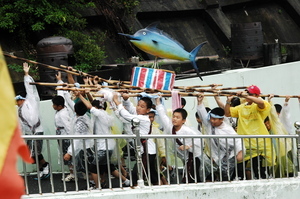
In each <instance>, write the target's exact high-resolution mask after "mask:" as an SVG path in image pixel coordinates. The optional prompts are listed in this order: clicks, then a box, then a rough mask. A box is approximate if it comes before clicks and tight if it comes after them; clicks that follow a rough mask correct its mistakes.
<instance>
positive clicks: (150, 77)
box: [131, 67, 176, 90]
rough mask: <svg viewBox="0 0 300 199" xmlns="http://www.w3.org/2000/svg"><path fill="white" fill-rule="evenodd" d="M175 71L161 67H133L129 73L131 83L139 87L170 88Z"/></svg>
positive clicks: (172, 84) (173, 80)
mask: <svg viewBox="0 0 300 199" xmlns="http://www.w3.org/2000/svg"><path fill="white" fill-rule="evenodd" d="M175 76H176V75H175V73H174V72H173V71H167V70H162V69H153V68H144V67H134V68H133V69H132V75H131V85H132V86H138V87H141V88H150V89H159V90H172V89H173V86H174V82H175Z"/></svg>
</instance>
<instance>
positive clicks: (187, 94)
mask: <svg viewBox="0 0 300 199" xmlns="http://www.w3.org/2000/svg"><path fill="white" fill-rule="evenodd" d="M128 95H129V97H139V96H141V95H140V94H138V93H129V94H128ZM149 95H158V94H157V93H151V94H149ZM159 95H160V96H161V97H172V95H171V94H159ZM180 95H182V96H199V95H200V93H181V94H180ZM92 96H93V97H104V94H92ZM204 96H217V94H204Z"/></svg>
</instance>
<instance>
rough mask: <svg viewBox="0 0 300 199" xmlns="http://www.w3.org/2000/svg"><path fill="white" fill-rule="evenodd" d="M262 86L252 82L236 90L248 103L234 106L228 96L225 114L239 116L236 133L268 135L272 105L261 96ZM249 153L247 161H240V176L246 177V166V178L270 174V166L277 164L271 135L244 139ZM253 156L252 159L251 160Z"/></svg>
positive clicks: (245, 159)
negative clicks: (266, 122)
mask: <svg viewBox="0 0 300 199" xmlns="http://www.w3.org/2000/svg"><path fill="white" fill-rule="evenodd" d="M260 93H261V92H260V89H259V88H258V87H257V86H255V85H251V86H249V87H247V89H246V90H245V91H239V92H237V96H238V97H242V98H245V100H246V102H245V103H243V104H240V105H239V106H236V107H231V106H230V104H231V102H232V99H233V96H228V97H227V102H226V105H225V116H227V117H230V116H231V117H237V118H238V125H237V133H238V134H239V135H269V132H268V130H267V129H266V127H265V124H264V120H265V118H266V117H267V116H268V115H269V114H270V110H271V105H270V104H269V103H268V102H267V101H265V100H263V99H262V98H260V97H259V95H260ZM244 145H245V148H246V153H245V155H244V160H243V161H244V163H245V164H244V163H243V162H242V163H240V164H238V176H239V177H240V178H242V179H244V177H245V176H244V175H243V174H244V168H243V167H244V165H245V169H246V171H245V173H246V175H247V176H246V178H247V179H253V178H254V179H259V178H266V177H267V169H266V167H267V166H271V165H274V157H273V156H272V152H273V151H272V150H273V149H272V144H271V139H269V138H266V139H265V138H258V139H256V138H251V139H248V138H245V139H244ZM250 159H252V160H250Z"/></svg>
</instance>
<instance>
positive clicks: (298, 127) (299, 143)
mask: <svg viewBox="0 0 300 199" xmlns="http://www.w3.org/2000/svg"><path fill="white" fill-rule="evenodd" d="M294 126H295V128H296V134H297V135H298V139H297V149H298V150H297V157H298V178H300V122H295V123H294Z"/></svg>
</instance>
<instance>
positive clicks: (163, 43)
mask: <svg viewBox="0 0 300 199" xmlns="http://www.w3.org/2000/svg"><path fill="white" fill-rule="evenodd" d="M158 24H159V22H154V23H152V24H150V25H149V26H147V27H146V28H144V29H141V30H138V31H137V32H136V33H134V35H128V34H123V33H119V34H120V35H124V36H126V37H129V38H130V42H132V43H133V44H134V45H135V46H136V47H138V48H139V49H141V50H142V51H144V52H146V53H149V54H151V55H154V56H156V57H160V58H166V59H175V60H180V61H184V60H190V61H191V62H192V65H193V67H194V69H195V71H196V72H197V75H198V76H199V78H200V79H201V80H202V77H201V76H200V74H199V69H198V66H197V64H196V60H195V59H196V55H197V53H198V51H199V50H200V49H201V48H202V46H203V45H204V44H206V43H207V42H203V43H201V44H200V45H198V46H197V47H196V48H194V49H193V50H192V51H191V52H187V51H186V50H184V47H183V46H182V44H180V43H179V42H178V41H176V40H174V39H173V38H171V37H170V36H169V35H168V34H166V33H164V32H163V31H162V30H159V29H158V28H157V25H158Z"/></svg>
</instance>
